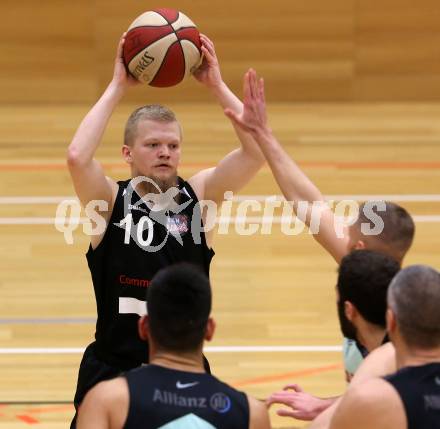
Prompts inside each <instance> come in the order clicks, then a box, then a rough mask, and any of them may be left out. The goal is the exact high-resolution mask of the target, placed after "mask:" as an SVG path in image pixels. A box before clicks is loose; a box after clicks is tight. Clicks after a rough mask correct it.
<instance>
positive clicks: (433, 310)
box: [387, 265, 440, 351]
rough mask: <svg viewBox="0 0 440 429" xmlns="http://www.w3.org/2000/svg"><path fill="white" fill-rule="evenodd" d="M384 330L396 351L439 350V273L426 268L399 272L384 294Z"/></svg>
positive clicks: (418, 267) (419, 267)
mask: <svg viewBox="0 0 440 429" xmlns="http://www.w3.org/2000/svg"><path fill="white" fill-rule="evenodd" d="M387 327H388V332H389V335H390V338H391V340H392V341H393V343H394V345H395V346H396V349H401V348H402V346H403V347H404V348H405V350H410V351H416V350H422V351H423V350H432V349H439V348H440V273H439V272H438V271H437V270H435V269H434V268H431V267H428V266H426V265H412V266H410V267H407V268H405V269H403V270H402V271H400V273H399V274H398V275H397V276H396V277H395V278H394V279H393V281H392V282H391V285H390V288H389V290H388V312H387Z"/></svg>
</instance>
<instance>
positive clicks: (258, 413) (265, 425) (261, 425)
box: [246, 395, 270, 429]
mask: <svg viewBox="0 0 440 429" xmlns="http://www.w3.org/2000/svg"><path fill="white" fill-rule="evenodd" d="M246 396H247V399H248V403H249V428H250V429H269V428H270V420H269V413H268V411H267V406H266V404H265V403H264V402H262V401H259V400H258V399H255V398H254V397H252V396H249V395H246Z"/></svg>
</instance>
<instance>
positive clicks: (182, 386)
mask: <svg viewBox="0 0 440 429" xmlns="http://www.w3.org/2000/svg"><path fill="white" fill-rule="evenodd" d="M196 384H199V382H198V381H195V382H194V383H181V382H180V381H178V382H177V383H176V387H177V388H178V389H187V388H188V387H193V386H195V385H196Z"/></svg>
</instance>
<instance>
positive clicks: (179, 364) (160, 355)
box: [150, 351, 205, 372]
mask: <svg viewBox="0 0 440 429" xmlns="http://www.w3.org/2000/svg"><path fill="white" fill-rule="evenodd" d="M150 363H151V364H154V365H159V366H163V367H165V368H170V369H177V370H179V371H187V372H205V369H204V366H203V355H202V353H201V352H200V353H179V354H178V355H177V354H175V353H170V352H165V351H157V352H155V353H154V355H153V356H151V357H150Z"/></svg>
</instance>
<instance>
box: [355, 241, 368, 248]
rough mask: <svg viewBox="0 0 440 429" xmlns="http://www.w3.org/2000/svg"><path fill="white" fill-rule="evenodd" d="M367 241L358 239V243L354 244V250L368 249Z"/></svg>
mask: <svg viewBox="0 0 440 429" xmlns="http://www.w3.org/2000/svg"><path fill="white" fill-rule="evenodd" d="M366 247H367V246H366V245H365V241H363V240H358V241H356V244H355V245H354V250H363V249H366Z"/></svg>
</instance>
